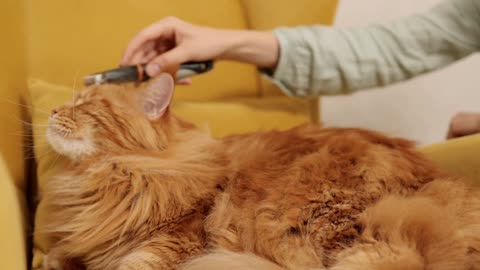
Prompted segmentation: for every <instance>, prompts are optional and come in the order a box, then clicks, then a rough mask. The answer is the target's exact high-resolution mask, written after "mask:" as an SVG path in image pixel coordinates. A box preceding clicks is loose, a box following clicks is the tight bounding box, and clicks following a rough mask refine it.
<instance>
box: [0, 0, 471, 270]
mask: <svg viewBox="0 0 480 270" xmlns="http://www.w3.org/2000/svg"><path fill="white" fill-rule="evenodd" d="M336 4H337V3H336V0H297V1H295V2H294V3H292V1H289V0H209V1H197V0H155V1H154V0H139V1H136V0H135V1H134V0H102V1H95V0H70V1H68V0H67V1H66V0H44V1H35V0H24V1H21V0H4V1H0V10H2V16H0V23H1V24H2V27H3V28H4V29H5V32H2V42H1V43H0V46H1V47H0V57H1V58H0V59H2V62H1V64H0V124H1V126H2V128H1V131H0V217H1V223H0V269H2V270H3V269H5V270H20V269H27V268H28V267H29V265H30V264H31V247H32V239H31V233H32V231H33V228H32V224H33V219H34V215H33V213H34V209H35V206H36V198H35V197H33V194H35V191H36V190H37V187H36V183H37V181H36V177H35V176H36V173H35V172H36V171H35V168H34V167H33V166H32V159H30V155H31V154H32V153H30V151H31V138H30V137H24V136H23V135H22V134H24V133H25V132H28V127H29V126H30V125H29V124H26V125H23V124H22V121H25V122H27V123H28V122H30V119H32V117H33V119H36V118H35V117H36V116H35V113H36V111H37V110H43V109H45V108H36V109H30V108H28V107H29V106H32V104H37V103H36V101H37V100H36V98H37V97H38V95H39V94H42V93H38V89H37V92H36V93H34V94H32V93H31V92H30V91H28V86H27V78H31V77H33V78H37V79H40V80H43V81H45V82H48V83H51V84H58V85H66V86H69V87H73V86H72V85H73V84H74V81H76V80H78V81H81V78H83V75H85V74H88V73H91V72H95V71H99V70H102V69H107V68H111V67H112V66H114V65H116V64H117V62H118V60H119V58H120V55H121V52H122V49H123V46H124V45H125V44H126V42H127V41H128V39H129V38H130V37H131V36H133V35H134V34H135V32H136V31H138V30H139V29H140V28H141V27H143V26H145V25H147V24H149V23H151V22H153V21H155V20H157V19H159V18H161V17H163V16H166V15H175V16H178V17H180V18H183V19H186V20H188V21H191V22H195V23H200V24H205V25H212V26H217V27H228V28H239V29H244V28H245V29H247V28H249V29H269V28H272V27H274V26H280V25H299V24H318V23H322V24H329V23H331V22H332V20H333V17H334V14H335V8H336ZM2 31H4V30H3V29H2ZM45 85H48V84H45ZM30 86H31V85H30ZM77 88H78V86H77ZM40 89H42V88H40ZM30 90H31V89H30ZM42 91H43V90H42ZM49 94H50V95H52V93H49V91H48V88H47V89H46V90H45V95H49ZM32 97H33V100H32ZM50 105H51V106H53V105H54V104H50ZM174 111H175V112H176V113H177V114H179V115H181V116H183V117H185V118H187V119H190V120H191V121H194V122H195V123H197V124H200V125H202V124H208V125H209V126H210V128H211V130H212V132H213V134H214V135H216V136H222V135H225V134H230V133H236V132H246V131H252V130H259V129H271V128H278V129H284V128H287V127H290V126H292V125H296V124H298V123H301V122H305V121H318V119H319V116H318V104H317V100H297V99H292V98H287V97H285V96H283V95H282V94H281V93H280V92H279V90H278V89H276V87H274V86H273V85H272V84H271V83H269V82H268V81H267V80H264V79H263V78H262V77H261V76H259V74H258V72H257V70H256V68H255V67H252V66H248V65H242V64H238V63H227V62H225V63H218V64H217V66H216V68H215V69H214V71H213V72H211V73H209V74H206V75H203V76H200V77H197V78H195V79H194V85H193V86H191V87H188V88H186V87H179V89H178V90H177V91H176V94H175V104H174ZM478 148H480V137H478V136H473V137H470V138H463V139H459V140H454V141H451V142H448V143H444V144H439V145H435V146H431V147H428V148H425V149H422V150H423V151H425V152H426V153H427V154H429V155H430V156H431V157H432V158H433V159H434V160H436V161H438V163H439V164H441V165H442V166H444V167H445V168H447V169H448V170H451V171H453V172H456V173H461V174H465V175H467V176H470V177H471V179H475V180H477V181H480V179H479V178H480V176H479V171H478V168H479V165H480V162H479V160H478V159H477V156H478V155H477V152H478ZM35 154H38V153H35ZM37 158H38V156H37ZM40 158H43V157H40Z"/></svg>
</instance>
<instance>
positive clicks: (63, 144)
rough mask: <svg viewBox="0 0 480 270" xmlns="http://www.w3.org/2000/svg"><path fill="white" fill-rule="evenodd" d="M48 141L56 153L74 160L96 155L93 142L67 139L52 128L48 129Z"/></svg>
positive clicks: (86, 139) (85, 139) (83, 139)
mask: <svg viewBox="0 0 480 270" xmlns="http://www.w3.org/2000/svg"><path fill="white" fill-rule="evenodd" d="M47 141H48V143H49V144H50V145H51V146H52V148H53V150H55V152H57V153H59V154H61V155H64V156H66V157H68V158H70V159H73V160H78V159H80V158H82V157H84V156H88V155H91V154H93V153H95V145H94V143H93V141H92V140H90V139H88V138H80V139H69V138H65V137H64V136H62V135H60V134H58V133H57V132H55V130H54V129H53V128H50V127H49V128H48V129H47Z"/></svg>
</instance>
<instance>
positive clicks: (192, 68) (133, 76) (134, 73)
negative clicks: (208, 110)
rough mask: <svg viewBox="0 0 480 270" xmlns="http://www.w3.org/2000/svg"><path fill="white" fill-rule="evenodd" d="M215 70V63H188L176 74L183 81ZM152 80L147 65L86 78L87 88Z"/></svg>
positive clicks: (180, 67)
mask: <svg viewBox="0 0 480 270" xmlns="http://www.w3.org/2000/svg"><path fill="white" fill-rule="evenodd" d="M212 69H213V61H204V62H186V63H183V64H181V65H180V66H179V69H178V70H177V72H176V74H175V79H176V80H177V81H178V80H181V79H185V78H189V77H191V76H194V75H198V74H202V73H205V72H208V71H210V70H212ZM149 79H150V76H148V74H147V71H146V64H138V65H135V66H125V67H119V68H116V69H111V70H106V71H103V72H99V73H95V74H91V75H88V76H86V77H85V79H84V84H85V85H86V86H89V85H93V84H105V83H126V82H137V83H141V82H144V81H147V80H149Z"/></svg>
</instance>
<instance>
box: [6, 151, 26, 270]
mask: <svg viewBox="0 0 480 270" xmlns="http://www.w3.org/2000/svg"><path fill="white" fill-rule="evenodd" d="M9 171H10V170H9V169H8V167H7V164H6V162H5V159H4V156H3V155H1V154H0V217H2V218H1V220H2V222H0V239H1V241H2V243H1V244H0V255H1V257H0V258H1V259H0V269H5V270H7V269H8V270H25V269H27V256H26V252H25V248H26V241H27V237H26V235H27V234H26V231H27V223H26V221H27V219H26V213H27V212H26V207H25V196H24V194H23V192H22V190H20V189H18V187H16V186H15V185H14V182H13V179H12V175H10V173H9Z"/></svg>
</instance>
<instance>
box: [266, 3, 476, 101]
mask: <svg viewBox="0 0 480 270" xmlns="http://www.w3.org/2000/svg"><path fill="white" fill-rule="evenodd" d="M274 33H275V35H276V36H277V38H278V40H279V42H280V58H279V63H278V66H277V68H276V69H275V70H272V71H265V74H266V75H267V76H270V77H271V78H272V79H273V81H274V82H275V83H276V84H277V85H278V86H280V88H282V89H283V90H284V92H285V93H286V94H288V95H295V96H318V95H328V94H343V93H350V92H353V91H355V90H360V89H363V88H369V87H375V86H382V85H387V84H392V83H395V82H398V81H402V80H406V79H409V78H411V77H414V76H417V75H420V74H423V73H426V72H429V71H432V70H435V69H438V68H441V67H444V66H446V65H448V64H450V63H452V62H454V61H456V60H458V59H460V58H463V57H465V56H467V55H469V54H471V53H473V52H475V51H477V50H479V49H480V0H449V1H445V2H443V3H441V4H439V5H438V6H436V7H434V8H433V9H432V10H430V11H429V12H428V13H426V14H422V15H415V16H411V17H407V18H404V19H402V20H398V21H395V22H393V23H390V24H388V25H372V26H369V27H366V28H359V29H346V30H341V29H336V28H332V27H323V26H309V27H297V28H278V29H275V30H274Z"/></svg>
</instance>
